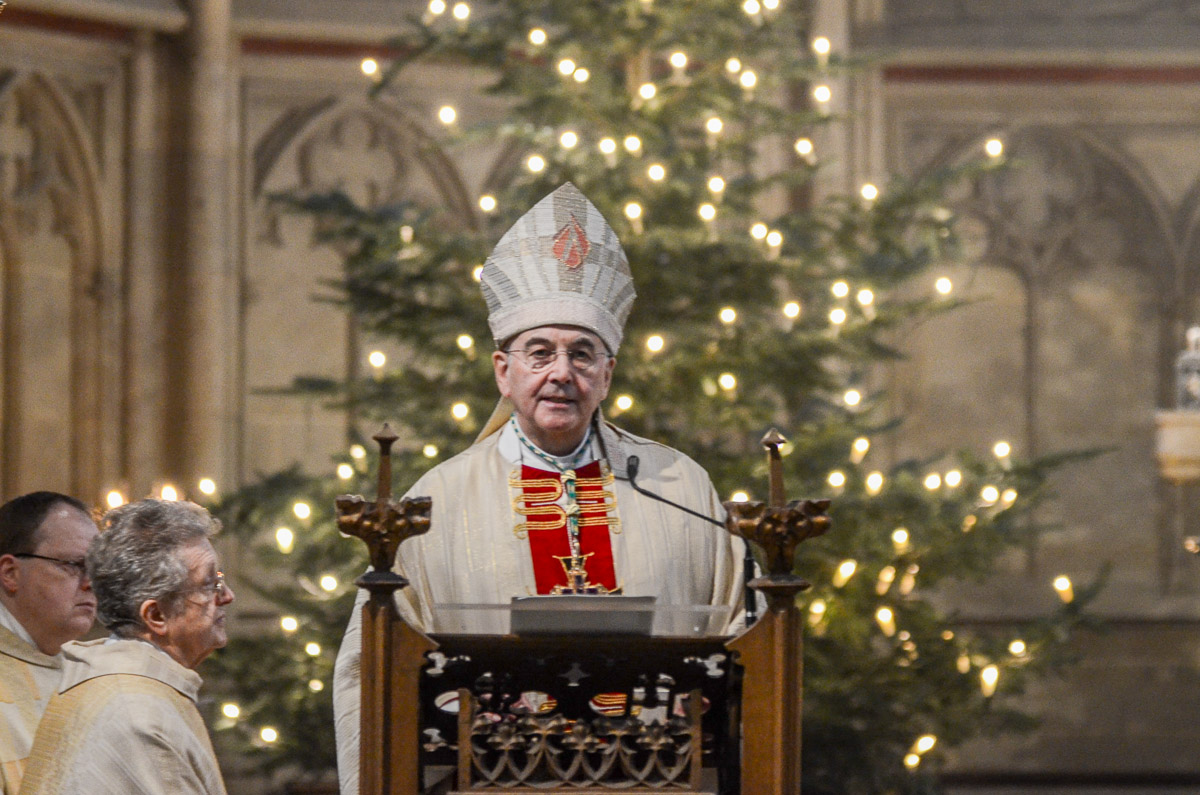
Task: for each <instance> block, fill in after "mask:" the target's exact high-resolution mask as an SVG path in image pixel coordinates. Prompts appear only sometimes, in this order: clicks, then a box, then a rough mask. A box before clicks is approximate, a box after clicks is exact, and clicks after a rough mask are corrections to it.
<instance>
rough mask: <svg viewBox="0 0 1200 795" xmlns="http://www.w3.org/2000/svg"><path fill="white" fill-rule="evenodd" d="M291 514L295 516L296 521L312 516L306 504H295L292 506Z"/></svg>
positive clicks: (310, 509)
mask: <svg viewBox="0 0 1200 795" xmlns="http://www.w3.org/2000/svg"><path fill="white" fill-rule="evenodd" d="M292 513H294V514H296V518H297V519H307V518H308V517H310V516H312V508H311V507H309V504H308V503H307V502H297V503H296V504H294V505H293V506H292Z"/></svg>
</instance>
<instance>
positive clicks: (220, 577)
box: [179, 571, 229, 599]
mask: <svg viewBox="0 0 1200 795" xmlns="http://www.w3.org/2000/svg"><path fill="white" fill-rule="evenodd" d="M228 592H229V586H228V585H226V584H225V572H222V571H218V572H217V576H216V577H214V578H213V581H212V582H206V583H204V584H203V585H196V586H193V587H191V588H185V589H183V590H182V591H180V592H179V593H181V594H187V593H202V594H204V598H206V599H208V598H210V597H214V596H215V597H216V598H218V599H220V598H221V597H222V596H224V595H225V594H226V593H228Z"/></svg>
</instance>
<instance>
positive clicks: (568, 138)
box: [558, 130, 579, 149]
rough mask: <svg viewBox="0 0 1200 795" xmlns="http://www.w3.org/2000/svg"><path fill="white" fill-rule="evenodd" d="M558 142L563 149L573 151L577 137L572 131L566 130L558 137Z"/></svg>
mask: <svg viewBox="0 0 1200 795" xmlns="http://www.w3.org/2000/svg"><path fill="white" fill-rule="evenodd" d="M558 142H559V143H560V144H562V148H563V149H574V148H575V146H576V144H578V143H579V136H578V135H576V134H575V132H574V131H573V130H567V131H566V132H564V133H563V134H562V135H560V136H558Z"/></svg>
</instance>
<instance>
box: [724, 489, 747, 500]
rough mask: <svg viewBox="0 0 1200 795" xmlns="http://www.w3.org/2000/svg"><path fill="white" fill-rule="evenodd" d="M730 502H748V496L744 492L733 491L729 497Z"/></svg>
mask: <svg viewBox="0 0 1200 795" xmlns="http://www.w3.org/2000/svg"><path fill="white" fill-rule="evenodd" d="M729 501H730V502H750V495H749V494H747V493H746V492H744V491H735V492H734V493H733V494H731V495H730V496H729Z"/></svg>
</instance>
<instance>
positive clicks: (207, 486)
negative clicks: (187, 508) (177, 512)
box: [196, 478, 217, 497]
mask: <svg viewBox="0 0 1200 795" xmlns="http://www.w3.org/2000/svg"><path fill="white" fill-rule="evenodd" d="M196 488H198V489H200V493H201V494H205V495H208V496H210V497H211V496H212V495H214V494H216V493H217V484H216V481H214V480H213V479H212V478H200V482H199V483H197V484H196Z"/></svg>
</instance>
